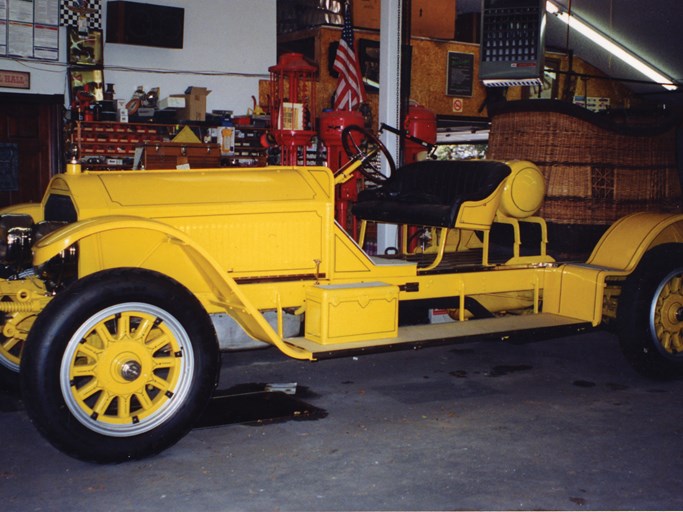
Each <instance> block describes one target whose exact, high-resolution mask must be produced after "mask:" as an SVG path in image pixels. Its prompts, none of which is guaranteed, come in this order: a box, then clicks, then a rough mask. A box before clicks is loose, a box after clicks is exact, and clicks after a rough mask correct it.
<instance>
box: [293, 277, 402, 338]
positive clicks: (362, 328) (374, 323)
mask: <svg viewBox="0 0 683 512" xmlns="http://www.w3.org/2000/svg"><path fill="white" fill-rule="evenodd" d="M304 335H305V337H306V338H307V339H309V340H311V341H314V342H316V343H320V344H321V345H334V344H337V343H347V342H351V341H362V340H375V339H380V338H395V337H396V336H397V335H398V286H394V285H390V284H387V283H381V282H369V283H353V284H336V285H317V286H313V287H311V288H309V289H308V290H307V291H306V324H305V331H304Z"/></svg>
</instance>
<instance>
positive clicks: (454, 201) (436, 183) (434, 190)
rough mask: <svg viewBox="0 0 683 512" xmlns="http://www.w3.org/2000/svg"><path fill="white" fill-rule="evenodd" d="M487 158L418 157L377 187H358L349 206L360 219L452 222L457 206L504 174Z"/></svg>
mask: <svg viewBox="0 0 683 512" xmlns="http://www.w3.org/2000/svg"><path fill="white" fill-rule="evenodd" d="M510 172H511V171H510V168H509V167H508V166H507V165H506V164H504V163H502V162H495V161H487V160H424V161H420V162H414V163H411V164H408V165H406V166H403V167H401V168H399V169H397V170H396V173H395V174H394V175H393V176H391V177H390V178H389V179H388V180H387V181H386V182H385V183H384V184H383V185H382V186H380V187H378V188H373V189H367V190H363V191H361V192H360V193H359V194H358V201H357V202H356V203H355V204H354V205H353V206H352V209H351V211H352V212H353V214H354V215H355V216H356V217H358V218H359V219H361V220H367V221H376V222H387V223H391V224H412V225H418V226H435V227H445V228H448V227H454V226H455V221H456V218H457V216H458V210H459V209H460V206H461V205H462V204H463V203H464V202H466V201H478V200H482V199H485V198H487V197H488V196H489V195H491V194H492V193H493V192H494V191H495V190H496V189H497V188H498V186H499V185H500V184H501V182H502V181H503V180H504V179H505V178H506V177H507V176H508V175H509V174H510Z"/></svg>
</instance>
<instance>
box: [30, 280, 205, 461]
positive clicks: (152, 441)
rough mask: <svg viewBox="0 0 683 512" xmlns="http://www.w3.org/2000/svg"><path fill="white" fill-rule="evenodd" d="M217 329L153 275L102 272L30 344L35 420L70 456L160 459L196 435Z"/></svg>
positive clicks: (52, 307)
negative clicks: (157, 455)
mask: <svg viewBox="0 0 683 512" xmlns="http://www.w3.org/2000/svg"><path fill="white" fill-rule="evenodd" d="M217 347H218V346H217V342H216V334H215V331H214V329H213V326H212V323H211V320H210V319H209V316H208V315H207V314H206V312H205V310H204V309H203V307H202V306H201V304H200V303H199V301H198V300H197V299H196V297H194V295H192V294H191V293H190V292H189V291H187V290H186V289H185V288H184V287H183V286H181V285H180V284H178V283H177V282H175V281H172V280H170V279H168V278H166V277H164V276H162V275H160V274H157V273H155V272H150V271H145V270H139V269H117V270H109V271H103V272H99V273H97V274H93V275H91V276H88V277H86V278H84V279H81V280H80V281H78V282H76V283H75V284H74V285H73V286H72V287H70V288H69V289H67V290H65V291H64V292H62V293H60V294H58V295H57V296H56V297H55V298H54V299H53V300H52V301H51V302H50V303H49V304H48V305H47V306H46V307H45V309H44V310H43V312H42V313H41V314H40V315H39V316H38V318H37V319H36V321H35V323H34V325H33V328H32V329H31V331H30V333H29V336H28V338H27V340H26V346H25V348H24V355H23V358H22V367H21V381H22V382H21V383H22V392H23V396H24V401H25V403H26V409H27V412H28V414H29V416H30V418H31V420H32V421H33V422H34V424H35V425H36V427H37V428H38V429H39V430H40V432H41V433H42V434H43V435H44V436H45V437H46V438H47V439H48V440H49V441H50V442H51V443H52V444H53V445H54V446H56V447H57V448H59V449H60V450H62V451H63V452H65V453H67V454H69V455H71V456H73V457H76V458H79V459H82V460H88V461H94V462H101V463H104V462H120V461H124V460H129V459H137V458H141V457H145V456H149V455H152V454H154V453H158V452H160V451H161V450H163V449H165V448H167V447H168V446H170V445H172V444H174V443H175V442H176V441H178V440H179V439H180V438H181V437H183V436H184V435H185V434H186V433H187V432H188V431H189V430H190V428H191V427H192V424H193V422H194V421H195V420H196V418H197V417H198V416H199V415H200V414H201V412H202V411H203V410H204V408H205V406H206V404H207V403H208V400H209V398H210V396H211V393H212V392H213V389H214V387H215V383H216V381H217V374H218V348H217Z"/></svg>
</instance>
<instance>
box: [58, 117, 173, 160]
mask: <svg viewBox="0 0 683 512" xmlns="http://www.w3.org/2000/svg"><path fill="white" fill-rule="evenodd" d="M176 129H177V126H176V125H167V124H152V123H117V122H114V121H76V122H75V123H74V124H73V126H72V132H71V143H72V144H74V145H75V146H76V147H77V148H78V155H79V160H80V162H81V165H82V166H83V168H84V169H93V170H95V169H97V170H115V169H132V166H133V157H134V155H135V148H136V147H137V146H141V145H143V144H154V143H156V142H165V141H169V140H170V139H171V138H172V137H173V135H175V131H176Z"/></svg>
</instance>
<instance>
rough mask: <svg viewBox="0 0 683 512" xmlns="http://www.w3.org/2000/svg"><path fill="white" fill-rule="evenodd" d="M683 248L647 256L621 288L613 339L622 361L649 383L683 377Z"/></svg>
mask: <svg viewBox="0 0 683 512" xmlns="http://www.w3.org/2000/svg"><path fill="white" fill-rule="evenodd" d="M682 330H683V244H663V245H659V246H657V247H655V248H654V249H652V250H650V251H648V252H647V253H646V254H645V255H644V256H643V258H642V260H641V261H640V263H639V264H638V266H637V267H636V269H635V270H634V272H633V273H632V274H631V275H630V276H628V278H627V279H626V281H625V282H624V286H623V287H622V290H621V296H620V297H619V306H618V309H617V334H618V336H619V344H620V346H621V350H622V352H623V353H624V355H625V356H626V359H627V360H628V361H629V363H631V365H632V366H633V367H634V368H635V369H636V370H637V371H638V372H639V373H640V374H641V375H644V376H646V377H648V378H652V379H659V380H661V379H671V378H675V377H680V376H681V375H683V333H682Z"/></svg>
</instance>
